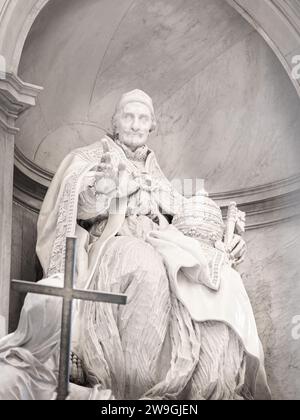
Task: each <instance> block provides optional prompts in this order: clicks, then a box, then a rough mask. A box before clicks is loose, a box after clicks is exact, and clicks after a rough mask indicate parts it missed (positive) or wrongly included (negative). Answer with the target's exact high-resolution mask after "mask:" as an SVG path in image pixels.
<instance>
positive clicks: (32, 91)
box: [0, 73, 43, 134]
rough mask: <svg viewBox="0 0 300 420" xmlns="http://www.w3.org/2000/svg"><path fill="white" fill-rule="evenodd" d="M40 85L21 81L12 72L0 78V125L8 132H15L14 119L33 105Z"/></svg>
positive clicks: (40, 89) (39, 90)
mask: <svg viewBox="0 0 300 420" xmlns="http://www.w3.org/2000/svg"><path fill="white" fill-rule="evenodd" d="M42 90H43V88H42V87H40V86H36V85H32V84H30V83H25V82H23V81H22V80H21V79H20V78H19V77H18V76H16V75H15V74H13V73H6V74H5V77H4V78H0V125H1V127H2V128H3V129H4V130H5V131H6V132H8V133H10V134H15V133H16V132H18V129H17V128H16V127H15V121H16V119H17V118H18V117H19V116H20V115H21V114H22V113H23V112H24V111H26V110H27V109H28V108H30V107H31V106H35V104H36V98H37V96H38V94H39V93H40V92H41V91H42Z"/></svg>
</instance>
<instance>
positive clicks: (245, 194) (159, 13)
mask: <svg viewBox="0 0 300 420" xmlns="http://www.w3.org/2000/svg"><path fill="white" fill-rule="evenodd" d="M19 75H20V76H21V77H22V79H24V80H25V81H26V82H32V83H35V84H39V85H41V86H43V87H44V92H43V93H42V94H41V95H40V96H39V100H38V105H37V107H36V108H32V109H31V110H30V111H29V112H27V113H26V114H24V115H23V116H22V117H21V118H20V120H19V126H20V129H21V130H20V134H19V135H18V137H17V142H16V144H17V147H18V150H19V152H18V154H17V157H18V156H19V163H20V162H21V163H22V164H24V162H25V163H26V165H27V167H28V168H30V170H29V172H28V173H32V174H33V175H34V176H36V178H35V179H36V180H38V181H40V182H41V183H43V184H44V185H45V186H47V185H48V183H49V180H50V178H51V173H53V172H55V170H56V168H57V166H58V164H59V162H60V161H61V159H62V158H63V157H64V155H65V154H66V153H68V151H69V150H72V149H73V148H74V147H78V146H81V145H83V144H88V143H92V142H94V141H96V140H97V139H99V137H101V136H102V134H103V133H104V132H105V131H106V130H109V128H110V116H111V114H112V112H113V107H114V104H115V102H116V100H117V99H118V97H119V95H120V94H121V93H122V92H123V91H124V90H128V89H132V88H135V87H139V88H142V89H145V90H146V91H148V92H149V93H150V94H151V95H152V97H153V99H154V102H155V105H156V110H157V116H158V119H159V121H160V124H159V127H158V131H157V133H156V134H155V135H153V138H152V139H151V146H152V147H153V149H154V150H155V151H156V152H157V155H158V157H159V160H160V163H161V166H162V167H163V169H164V171H165V172H166V174H167V175H168V176H169V177H170V178H174V177H188V178H191V177H198V178H205V179H206V180H207V189H208V190H209V191H210V192H213V193H215V196H216V197H220V198H221V199H222V200H221V201H222V202H223V203H225V202H226V197H228V199H229V198H231V196H232V195H234V193H232V191H233V192H234V191H236V193H235V194H236V196H237V197H236V198H237V199H240V201H241V202H242V203H244V202H246V201H248V202H249V208H247V211H248V220H249V218H251V217H252V216H251V213H253V212H256V216H255V217H258V215H260V216H261V218H262V219H261V220H260V226H265V227H264V228H263V229H259V230H256V229H254V230H250V231H248V232H247V233H246V240H247V243H248V248H249V252H248V257H247V260H246V262H245V263H244V265H243V266H242V267H241V268H240V270H241V272H242V274H243V278H244V281H245V284H246V287H247V290H248V292H249V295H250V298H251V301H252V304H253V307H254V311H255V315H256V319H257V323H258V329H259V333H260V335H261V337H262V341H263V345H264V348H265V350H266V365H267V373H268V377H269V380H270V385H271V388H272V391H273V394H274V397H275V398H282V399H287V398H295V399H296V398H300V383H299V375H297V372H298V370H299V368H300V352H299V342H297V341H296V340H293V338H292V335H291V329H292V324H291V323H292V319H293V317H294V316H296V315H299V313H298V312H299V310H298V307H299V304H298V302H299V296H300V290H299V282H298V279H299V275H300V266H299V263H298V253H299V247H300V235H299V223H298V222H297V223H296V221H294V220H291V221H286V222H285V223H282V224H276V225H275V226H273V225H272V223H273V222H274V219H276V217H277V216H276V215H275V209H278V208H279V207H280V206H281V207H282V208H283V209H285V207H287V206H288V205H289V206H290V204H291V203H290V202H288V203H287V202H286V201H285V199H286V193H287V192H289V191H290V190H293V188H294V189H296V186H297V182H298V180H299V177H297V174H298V173H299V169H300V168H299V158H300V142H299V139H298V133H299V128H300V118H299V115H300V107H299V98H298V97H297V95H296V92H295V90H294V88H293V86H292V83H291V82H290V80H289V78H288V76H287V74H286V73H285V71H284V69H283V68H282V66H281V64H280V63H279V61H278V60H277V58H276V57H275V55H274V53H273V52H272V51H271V50H270V48H269V47H268V46H267V45H266V44H265V42H264V41H263V39H262V38H261V37H260V36H259V35H258V34H257V33H256V32H255V31H254V29H253V28H252V27H251V26H250V25H249V24H248V23H247V22H246V21H244V20H243V18H242V17H241V16H240V15H239V14H238V13H237V12H236V11H235V10H234V9H232V8H231V7H230V6H229V5H228V4H227V3H226V2H225V1H224V0H153V1H151V2H149V1H147V0H136V1H132V0H122V1H117V0H113V1H112V0H85V1H84V2H83V1H82V0H63V1H58V0H52V1H50V2H49V4H48V6H47V7H46V8H45V9H44V10H43V12H42V13H41V15H40V16H39V17H38V19H37V21H36V22H35V24H34V25H33V27H32V30H31V32H30V34H29V37H28V39H27V42H26V44H25V48H24V51H23V55H22V60H21V63H20V72H19ZM19 163H18V162H17V164H18V166H19V168H20V169H23V167H22V165H19ZM24 165H25V164H24ZM28 173H27V174H28ZM34 176H33V178H34ZM290 177H292V181H291V182H287V181H286V179H287V178H290ZM21 178H22V174H20V172H18V171H17V172H16V180H17V181H18V180H20V181H21ZM16 184H17V186H18V182H17V183H16ZM265 184H270V185H268V186H267V187H261V186H262V185H265ZM289 185H290V187H289V188H290V189H289V188H287V187H288V186H289ZM295 185H296V186H295ZM30 188H31V184H30V183H29V184H28V188H27V192H29V193H30V200H31V199H33V198H34V197H35V196H36V197H39V196H40V193H39V192H38V191H30ZM245 189H246V190H245ZM44 191H45V188H44V189H42V192H44ZM226 191H231V193H230V194H227V195H226V194H225V193H224V192H226ZM18 194H20V192H18ZM23 194H24V192H23ZM25 195H26V194H25ZM273 195H274V196H276V195H278V196H279V198H278V199H277V198H274V203H273V204H272V206H273V208H274V212H270V211H269V213H268V215H267V216H266V214H265V213H264V207H265V205H266V203H265V202H264V201H263V200H262V198H263V197H265V196H267V197H268V200H269V201H270V199H271V198H272V197H273ZM18 197H20V195H18ZM28 200H29V199H28V197H27V196H26V200H24V201H26V202H28ZM224 200H225V201H224ZM21 201H22V200H21ZM268 205H269V204H268ZM33 207H34V205H33ZM269 217H271V219H269ZM25 225H26V226H25ZM29 225H30V226H31V236H30V238H31V239H30V240H31V244H32V245H31V246H32V252H33V246H34V242H35V232H34V230H35V226H36V215H35V214H33V213H32V212H30V211H29V210H28V209H24V208H23V207H20V206H19V205H17V204H16V205H15V207H14V231H13V268H14V276H15V277H18V278H21V277H22V278H25V279H28V280H30V279H32V276H33V273H34V272H35V267H34V260H33V259H31V258H30V252H28V247H27V246H23V245H22V249H21V246H19V244H20V243H23V239H22V238H23V237H24V238H26V237H27V233H26V232H27V231H28V229H29ZM29 230H30V229H29ZM21 231H22V234H21ZM20 235H21V236H20ZM20 238H21V239H20ZM20 241H21V242H20ZM32 280H33V279H32ZM11 308H12V309H11V314H12V319H14V321H15V322H16V320H17V319H16V311H15V310H14V306H13V305H12V307H11Z"/></svg>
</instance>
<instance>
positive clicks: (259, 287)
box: [240, 219, 300, 400]
mask: <svg viewBox="0 0 300 420" xmlns="http://www.w3.org/2000/svg"><path fill="white" fill-rule="evenodd" d="M246 240H247V245H248V256H247V259H246V261H245V263H244V264H243V265H242V266H241V267H240V272H241V274H242V277H243V280H244V283H245V286H246V289H247V292H248V294H249V297H250V300H251V303H252V306H253V309H254V314H255V317H256V321H257V326H258V331H259V334H260V337H261V339H262V342H263V346H264V349H265V358H266V370H267V374H268V379H269V382H270V386H271V390H272V393H273V397H274V398H275V399H285V400H287V399H297V400H299V399H300V375H299V369H300V340H295V339H294V338H293V335H292V330H293V327H294V326H295V325H294V324H293V318H294V317H295V316H299V315H300V305H299V302H300V282H299V278H300V265H299V252H300V220H299V219H298V220H294V221H290V222H286V223H282V224H279V225H277V226H273V227H269V228H264V229H258V230H254V231H249V232H247V234H246Z"/></svg>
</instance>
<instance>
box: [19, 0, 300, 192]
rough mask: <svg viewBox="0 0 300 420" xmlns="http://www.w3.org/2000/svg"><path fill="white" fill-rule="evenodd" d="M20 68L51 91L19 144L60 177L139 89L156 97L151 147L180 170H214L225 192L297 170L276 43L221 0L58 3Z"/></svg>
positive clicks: (295, 124) (295, 113) (298, 106)
mask: <svg viewBox="0 0 300 420" xmlns="http://www.w3.org/2000/svg"><path fill="white" fill-rule="evenodd" d="M70 6H72V7H70ZM19 74H20V76H21V77H22V78H23V79H24V80H26V81H28V82H34V83H36V84H39V85H41V86H43V87H44V92H43V93H42V94H41V95H40V96H39V104H38V106H37V107H36V108H33V109H31V110H30V111H29V112H28V113H27V114H25V115H24V117H22V118H21V119H20V121H19V126H20V128H21V132H20V135H19V136H18V137H17V147H18V149H19V150H20V152H21V153H22V154H23V155H25V157H26V158H27V159H29V160H30V161H31V162H33V164H35V165H38V166H39V167H41V168H43V170H46V171H48V172H50V173H51V172H55V170H56V168H57V166H58V164H59V162H60V161H61V160H62V158H63V157H64V155H65V154H66V153H68V151H69V150H72V149H73V148H74V147H78V146H81V145H82V144H87V143H92V142H94V141H95V140H97V139H99V138H100V137H101V136H102V134H103V133H104V132H105V130H109V129H110V117H111V114H112V112H113V109H114V104H115V103H116V101H117V99H118V97H119V96H120V94H121V93H122V92H124V91H126V90H128V89H132V88H135V87H139V88H142V89H145V90H146V91H148V92H149V93H150V94H151V96H152V97H153V99H154V102H155V105H156V112H157V115H158V119H159V121H160V125H159V129H158V131H157V133H156V134H155V135H154V136H153V138H152V140H151V146H152V147H153V149H154V150H155V151H156V152H157V154H158V156H159V160H160V162H161V165H162V167H163V168H164V170H165V172H166V174H167V175H168V176H169V177H170V178H177V177H180V178H184V177H187V178H194V177H197V178H205V179H206V180H207V188H208V190H209V191H211V192H213V193H220V192H224V191H228V190H229V191H230V190H235V189H240V188H249V187H252V186H257V185H260V184H265V183H269V182H273V181H278V180H281V179H284V178H288V177H290V176H291V175H295V174H296V173H298V166H299V165H298V162H299V158H300V143H299V141H298V132H299V129H300V119H299V115H300V103H299V99H298V97H297V95H296V93H295V91H294V89H293V86H292V84H291V82H290V80H289V78H288V76H287V75H286V73H285V72H284V69H283V68H282V67H281V65H280V63H279V61H278V60H277V58H276V57H275V55H274V54H273V52H272V51H271V50H270V48H269V47H268V46H267V45H266V44H265V42H264V41H263V40H262V39H261V37H260V36H259V35H258V34H257V33H256V32H255V31H254V29H253V28H252V27H251V26H250V25H248V24H247V23H246V22H245V21H244V20H243V18H241V17H240V15H239V14H238V13H237V12H236V11H234V10H233V9H232V8H231V7H230V6H229V5H228V4H227V3H225V2H224V1H223V0H188V1H186V0H164V1H163V2H162V1H158V0H156V1H153V2H148V1H146V0H137V1H134V2H132V1H127V0H126V1H122V2H118V3H116V2H111V1H108V0H101V1H93V0H86V1H85V2H82V1H80V0H65V1H64V2H59V1H57V0H53V1H52V2H50V3H49V5H48V6H47V7H46V8H45V9H44V11H43V12H42V13H41V15H40V16H39V18H38V19H37V21H36V22H35V24H34V26H33V28H32V30H31V33H30V35H29V37H28V39H27V42H26V44H25V48H24V51H23V56H22V60H21V63H20V72H19ZM237 173H238V176H236V174H237ZM45 183H46V184H47V181H46V182H45Z"/></svg>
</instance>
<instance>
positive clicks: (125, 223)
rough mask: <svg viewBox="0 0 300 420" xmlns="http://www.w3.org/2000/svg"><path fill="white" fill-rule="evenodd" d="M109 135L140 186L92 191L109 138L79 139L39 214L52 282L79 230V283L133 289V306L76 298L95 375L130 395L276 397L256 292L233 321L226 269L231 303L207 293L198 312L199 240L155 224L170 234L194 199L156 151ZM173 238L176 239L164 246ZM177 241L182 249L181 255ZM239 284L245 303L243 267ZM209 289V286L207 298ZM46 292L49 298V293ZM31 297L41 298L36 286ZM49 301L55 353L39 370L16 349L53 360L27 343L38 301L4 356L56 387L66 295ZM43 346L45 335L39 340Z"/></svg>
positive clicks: (76, 327)
mask: <svg viewBox="0 0 300 420" xmlns="http://www.w3.org/2000/svg"><path fill="white" fill-rule="evenodd" d="M107 142H108V144H109V148H110V152H111V155H112V163H113V165H115V166H117V165H118V164H119V163H120V162H122V163H124V164H125V167H126V174H127V176H128V180H129V184H130V185H131V187H130V188H132V190H130V189H129V192H128V196H127V195H124V196H123V197H122V198H120V199H119V201H118V206H119V207H118V211H110V212H109V209H112V208H113V206H114V204H115V201H114V200H106V199H104V200H103V197H98V196H97V195H95V196H94V197H93V188H92V186H93V183H92V182H91V183H89V182H87V180H89V177H90V174H91V173H93V172H94V171H95V170H96V169H97V166H98V165H99V163H100V160H101V157H102V154H103V150H102V143H100V142H99V143H96V144H94V145H91V146H88V147H85V148H81V149H78V150H75V151H73V152H72V153H71V154H69V155H68V156H67V157H66V158H65V159H64V161H63V162H62V164H61V166H60V168H59V170H58V171H57V173H56V175H55V177H54V179H53V182H52V184H51V186H50V188H49V191H48V193H47V196H46V198H45V201H44V204H43V207H42V209H41V213H40V217H39V222H38V242H37V254H38V256H39V259H40V261H41V264H42V267H43V270H44V273H45V277H47V278H48V279H47V282H50V283H51V282H52V280H53V279H55V281H57V278H59V279H60V281H62V273H63V269H64V257H65V239H66V236H74V235H75V236H77V237H78V254H77V259H76V273H77V282H76V286H77V287H79V288H86V289H87V288H88V289H96V290H103V291H109V292H118V293H120V292H121V293H125V294H127V296H128V304H127V305H126V306H124V307H117V306H114V305H108V304H104V303H103V304H102V303H97V304H96V303H91V302H89V303H88V302H76V305H75V307H74V316H73V344H72V346H73V351H74V352H75V353H76V354H77V355H78V356H79V357H80V358H81V359H82V361H83V365H84V368H85V374H86V378H87V385H88V386H90V387H98V389H102V390H103V391H105V390H111V391H112V393H113V395H114V396H115V397H116V398H122V399H123V398H132V399H137V398H144V399H147V398H151V399H155V398H156V399H180V398H193V399H243V398H254V397H255V396H256V397H261V398H265V397H268V387H267V385H266V381H265V376H264V370H263V360H262V356H261V352H260V348H259V339H258V337H257V331H256V328H254V326H253V319H254V318H253V314H252V309H251V306H250V304H248V301H247V305H246V307H245V308H244V309H243V308H242V307H241V306H239V311H240V312H239V313H240V314H242V318H241V319H242V321H241V322H240V325H239V326H238V328H237V325H235V324H234V322H233V321H232V322H230V319H231V320H232V319H233V318H234V316H233V318H230V317H229V318H228V316H227V315H228V314H227V313H226V306H228V308H229V307H230V305H232V302H231V297H230V290H231V289H230V283H228V281H229V280H230V279H228V276H227V278H226V284H225V283H224V285H225V289H226V293H225V294H223V295H222V296H223V298H222V299H223V309H224V308H225V310H224V312H223V313H221V312H220V311H218V302H217V301H216V302H215V304H214V299H209V300H208V301H209V304H208V301H207V302H206V303H205V302H204V301H203V302H202V303H203V307H205V305H207V308H208V309H209V315H208V316H206V317H203V311H202V312H201V311H200V312H201V316H200V317H199V316H198V315H199V311H198V310H197V307H198V305H199V306H201V304H202V303H201V301H200V302H198V301H197V299H196V298H195V296H194V297H193V296H191V299H189V297H188V296H187V295H188V294H189V293H190V291H192V288H190V286H189V284H188V283H189V281H192V282H193V279H191V278H190V276H187V277H186V278H185V275H184V273H185V270H184V268H186V259H184V258H183V257H184V255H185V256H187V254H188V251H187V250H186V249H185V250H183V249H182V248H181V250H180V243H179V242H177V244H176V241H177V238H176V235H175V236H174V237H173V236H172V234H171V236H170V235H169V236H168V238H167V241H165V239H166V238H165V237H160V236H159V235H158V236H155V232H162V234H164V232H167V231H168V223H167V221H166V219H165V218H164V216H163V215H164V214H165V215H170V216H172V215H174V214H176V213H177V211H178V209H179V208H180V207H181V205H182V201H183V200H185V199H183V198H182V196H181V195H180V194H178V193H177V192H176V190H174V188H173V187H172V185H171V184H170V183H169V181H168V180H167V179H166V178H165V177H164V175H163V173H162V171H161V169H160V168H159V165H158V163H157V161H156V158H155V155H154V153H153V152H151V151H150V153H149V154H148V156H147V158H146V162H145V166H144V167H142V169H141V168H140V167H139V165H134V163H133V162H131V161H130V160H129V159H128V158H127V157H126V155H125V153H124V151H123V149H122V148H120V147H119V146H118V145H117V144H115V143H114V142H113V141H112V140H111V139H109V138H107ZM145 172H146V173H147V177H148V178H149V177H150V179H151V195H150V199H149V200H148V201H147V197H148V198H149V195H147V194H146V193H145V192H147V188H145V185H146V187H147V185H148V186H149V184H147V182H146V183H145ZM147 206H148V209H147ZM79 219H80V220H84V221H85V222H88V223H90V227H89V228H85V229H84V228H83V227H82V226H84V224H82V223H80V222H79ZM157 241H160V242H159V243H158V242H157ZM162 241H165V242H164V243H163V246H162ZM172 241H173V243H172ZM174 247H175V249H176V253H177V256H178V260H177V261H176V265H175V266H172V261H174V260H173V259H172V255H173V254H172V250H174ZM181 251H182V252H181ZM170 256H171V258H170ZM192 257H193V258H194V259H193V258H192V259H193V262H192V264H193V267H189V268H192V269H193V271H195V272H200V273H202V280H203V281H202V283H203V284H204V286H203V284H202V283H201V279H200V277H201V276H198V277H199V279H198V280H199V282H200V284H198V286H201V288H203V287H207V286H205V273H206V274H207V270H206V267H205V264H206V262H205V258H201V257H199V258H198V259H197V258H195V256H193V255H192ZM182 268H183V269H182ZM235 273H236V272H235ZM235 275H236V276H238V274H237V273H236V274H235ZM188 277H189V278H188ZM225 277H226V276H225ZM225 277H224V278H225ZM229 277H230V276H229ZM222 281H223V279H222ZM233 283H234V284H236V285H237V284H238V286H236V287H238V288H239V291H240V294H241V296H243V299H244V301H243V300H242V301H241V302H238V299H235V300H234V302H235V303H234V305H235V304H237V305H240V304H241V303H244V302H245V300H246V297H245V294H243V293H244V291H243V290H244V289H243V286H242V283H241V279H240V277H239V276H238V280H235V281H234V282H233ZM224 285H223V286H224ZM223 286H222V287H223ZM189 289H190V291H189ZM222 290H223V289H222ZM192 292H193V291H192ZM202 292H203V291H202ZM208 292H209V291H206V290H205V291H204V292H203V293H200V292H198V293H199V296H200V297H201V299H205V294H207V293H208ZM209 293H210V292H209ZM216 293H218V292H216ZM38 298H39V299H40V301H41V302H43V301H46V300H47V299H48V298H44V297H38ZM52 299H53V298H52ZM54 299H55V298H54ZM28 301H29V302H30V303H31V302H32V298H31V295H29V296H28ZM46 306H47V305H46ZM49 306H51V305H48V306H47V310H48V312H49V311H50V312H51V310H53V311H54V313H55V316H52V315H51V313H50V314H49V313H48V314H47V316H44V319H45V320H46V319H47V322H50V323H51V320H53V321H54V320H55V322H56V326H55V328H51V326H49V328H48V327H47V325H46V324H45V325H44V327H45V330H44V331H45V334H46V335H47V332H49V334H48V335H47V341H48V342H49V343H50V344H51V345H50V346H49V348H47V353H46V354H47V355H48V356H49V358H48V359H47V361H46V363H44V365H43V369H44V371H40V370H39V369H38V368H37V372H36V373H34V372H32V371H30V372H29V376H30V375H31V376H32V375H33V379H32V377H28V372H25V371H24V370H22V366H21V365H22V363H21V364H19V365H18V366H17V368H16V367H15V366H14V363H15V360H14V356H13V355H14V354H15V355H17V356H16V357H17V358H18V360H19V361H20V358H21V359H22V357H23V356H22V350H21V351H20V349H24V362H25V361H27V365H26V366H27V367H28V366H29V364H30V361H29V359H26V357H28V355H29V354H30V357H31V363H32V365H34V366H39V364H40V365H41V364H42V363H43V362H44V361H45V360H44V359H41V358H40V352H39V351H37V352H36V353H34V354H32V353H31V351H30V349H26V343H27V331H26V330H24V325H28V320H31V321H32V322H33V323H34V318H32V316H31V315H32V311H33V310H34V308H33V307H32V305H31V304H30V305H27V307H28V308H29V311H28V312H26V311H24V312H23V313H22V316H23V317H25V318H26V320H27V321H26V320H25V321H24V319H23V320H22V317H21V322H20V325H19V328H18V330H17V332H16V333H15V334H12V335H11V336H9V337H8V338H7V337H6V339H4V341H3V340H1V341H0V363H4V364H5V366H6V368H8V367H11V368H12V369H13V370H14V372H16V373H17V374H18V376H19V377H21V379H22V380H18V384H21V386H23V387H30V385H32V383H33V382H34V381H37V379H36V375H39V379H41V378H42V380H43V381H44V382H43V383H44V387H45V388H47V384H48V385H49V387H48V392H49V395H48V396H49V397H50V396H51V395H52V394H53V387H54V385H53V377H54V378H55V377H56V370H57V351H58V340H59V338H58V337H59V326H58V325H57V324H58V322H57V319H58V315H57V314H58V313H59V305H53V307H51V308H50V309H49ZM25 307H26V305H25ZM230 308H231V307H230ZM44 310H46V308H45V305H42V304H40V311H41V316H42V314H43V311H44ZM232 311H233V312H234V309H232ZM249 319H250V324H251V325H250V327H249ZM249 331H250V335H251V334H252V337H250V339H249V336H248V335H249ZM17 336H22V340H19V341H18V340H17V341H15V338H16V337H17ZM32 340H34V334H32ZM253 343H255V344H254V346H253V347H251V344H253ZM42 345H43V344H42V343H41V342H40V341H38V342H37V348H39V346H42ZM8 351H9V352H10V353H9V354H10V358H6V359H5V357H4V356H3V355H7V352H8ZM26 352H27V353H26ZM28 352H29V353H28ZM25 353H26V354H25ZM25 356H26V357H25ZM8 359H9V360H8ZM33 359H36V363H35V360H33ZM50 359H51V360H50ZM50 361H51V363H50ZM15 369H16V371H15ZM22 375H23V376H22ZM12 377H13V374H12V375H10V378H12ZM28 378H29V379H28ZM257 385H259V388H257ZM0 388H1V387H0ZM258 389H259V393H258V394H257V390H258ZM105 392H107V391H105ZM20 395H27V398H32V399H41V398H46V397H47V392H43V393H42V392H41V393H39V391H38V389H36V388H35V389H34V391H31V393H30V392H28V393H27V394H26V393H25V394H22V393H20ZM0 396H1V394H0Z"/></svg>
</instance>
